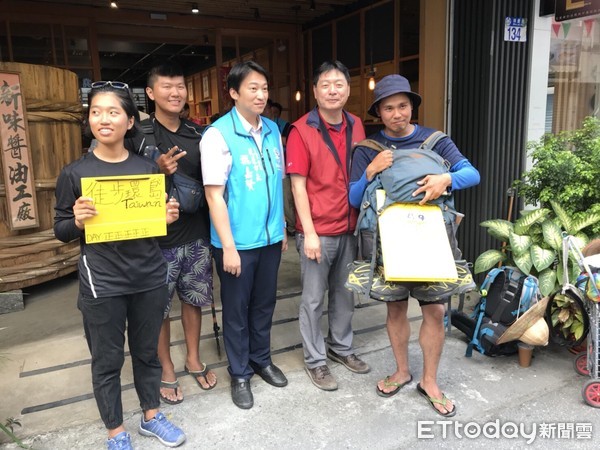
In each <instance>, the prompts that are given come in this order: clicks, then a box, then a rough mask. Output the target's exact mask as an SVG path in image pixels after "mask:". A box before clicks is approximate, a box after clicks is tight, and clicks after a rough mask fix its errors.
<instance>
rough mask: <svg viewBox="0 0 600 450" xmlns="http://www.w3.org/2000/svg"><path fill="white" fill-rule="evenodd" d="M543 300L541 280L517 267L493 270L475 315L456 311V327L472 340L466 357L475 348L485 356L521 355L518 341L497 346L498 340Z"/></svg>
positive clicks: (453, 314) (453, 323) (454, 315)
mask: <svg viewBox="0 0 600 450" xmlns="http://www.w3.org/2000/svg"><path fill="white" fill-rule="evenodd" d="M540 297H541V294H540V291H539V287H538V280H537V278H535V277H534V276H531V275H525V274H523V273H522V272H521V271H520V270H519V269H517V268H516V267H508V266H503V267H499V268H494V269H492V270H490V271H489V272H488V274H487V276H486V277H485V280H484V281H483V283H482V285H481V299H480V301H479V303H478V304H477V305H476V306H475V309H474V311H473V314H472V315H471V316H468V315H466V314H465V313H463V312H459V311H452V314H451V321H452V325H454V326H455V327H456V328H458V329H459V330H460V331H462V332H463V333H465V334H466V335H467V337H468V338H469V343H468V344H467V351H466V353H465V356H467V357H471V356H472V354H473V349H475V350H477V351H478V352H480V353H481V354H483V355H487V356H500V355H512V354H514V353H517V342H516V341H513V342H507V343H504V344H497V341H498V339H499V338H500V336H502V334H503V333H504V332H505V331H506V329H507V328H508V327H509V326H510V325H511V324H513V323H514V322H515V321H516V320H517V318H518V317H519V316H520V315H521V314H523V313H524V312H525V311H527V310H528V309H529V307H530V306H531V305H532V304H533V303H535V301H537V300H538V299H539V298H540Z"/></svg>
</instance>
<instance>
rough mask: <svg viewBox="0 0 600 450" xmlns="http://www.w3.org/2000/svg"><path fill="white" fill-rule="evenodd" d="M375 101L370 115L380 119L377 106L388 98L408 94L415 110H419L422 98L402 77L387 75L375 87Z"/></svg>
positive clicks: (370, 109)
mask: <svg viewBox="0 0 600 450" xmlns="http://www.w3.org/2000/svg"><path fill="white" fill-rule="evenodd" d="M374 94H375V100H373V104H372V105H371V107H370V108H369V111H368V112H369V114H371V115H372V116H373V117H379V115H378V114H377V104H378V103H379V102H380V101H381V100H383V99H384V98H386V97H389V96H390V95H395V94H406V95H408V97H409V98H410V100H411V101H412V105H413V108H418V107H419V105H420V104H421V96H420V95H419V94H417V93H416V92H412V91H411V90H410V83H409V82H408V80H407V79H406V78H404V77H403V76H402V75H387V76H385V77H383V78H382V79H381V80H380V81H379V83H377V84H376V85H375V91H374Z"/></svg>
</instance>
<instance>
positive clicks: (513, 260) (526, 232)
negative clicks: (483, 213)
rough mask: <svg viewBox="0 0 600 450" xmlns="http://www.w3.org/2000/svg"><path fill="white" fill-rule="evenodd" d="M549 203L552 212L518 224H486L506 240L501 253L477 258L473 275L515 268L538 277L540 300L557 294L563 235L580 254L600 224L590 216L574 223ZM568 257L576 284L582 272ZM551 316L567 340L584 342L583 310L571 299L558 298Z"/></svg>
mask: <svg viewBox="0 0 600 450" xmlns="http://www.w3.org/2000/svg"><path fill="white" fill-rule="evenodd" d="M549 203H550V205H551V206H552V209H551V210H550V209H547V208H539V209H535V210H532V211H528V212H526V213H524V214H523V215H522V217H521V218H519V220H517V221H516V222H515V223H512V222H510V221H507V220H501V219H496V220H486V221H485V222H482V223H481V226H483V227H486V228H487V231H488V233H489V234H490V235H492V236H494V237H495V238H497V239H499V240H501V241H502V248H501V250H495V249H492V250H487V251H485V252H483V253H482V254H481V255H479V257H478V258H477V260H476V261H475V266H474V270H475V273H481V272H486V271H488V270H489V269H491V268H492V267H494V266H496V265H497V264H499V263H501V264H504V265H509V266H516V267H518V268H519V270H521V272H523V273H525V274H528V275H534V276H536V277H537V278H538V281H539V287H540V292H541V293H542V295H544V296H546V295H550V294H551V293H553V292H556V291H557V290H559V289H560V287H561V285H562V283H563V280H564V273H563V271H564V268H563V267H564V262H565V261H564V258H565V256H564V255H563V250H562V240H563V231H564V232H566V233H567V234H569V235H571V236H573V241H574V243H575V245H577V247H578V248H579V249H582V248H583V247H584V246H585V245H586V244H587V243H588V242H589V240H590V239H589V237H588V236H587V235H586V233H585V232H584V230H585V229H586V228H588V229H589V228H590V227H592V226H593V225H595V224H597V223H599V222H600V213H597V212H587V213H585V214H582V215H580V216H579V218H578V219H572V218H571V217H570V216H569V214H568V213H567V212H566V210H565V209H563V208H562V206H561V205H559V204H558V203H556V202H553V201H550V202H549ZM566 258H567V261H566V267H567V270H568V274H567V275H568V279H569V280H570V281H574V280H575V279H576V278H577V276H578V275H579V273H580V268H579V265H578V263H577V255H576V254H575V252H574V251H573V250H571V251H570V252H569V253H568V255H567V256H566ZM551 311H552V324H553V327H554V328H555V329H560V331H561V332H562V333H563V334H564V336H565V338H566V339H571V340H578V339H579V338H580V337H581V334H582V333H583V329H584V328H583V322H582V317H581V314H582V311H581V310H580V309H578V308H577V307H576V305H575V304H574V303H573V302H572V300H571V299H569V298H567V297H565V296H563V295H556V296H555V298H554V301H553V303H552V306H551Z"/></svg>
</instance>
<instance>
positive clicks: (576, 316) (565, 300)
mask: <svg viewBox="0 0 600 450" xmlns="http://www.w3.org/2000/svg"><path fill="white" fill-rule="evenodd" d="M550 313H551V314H552V327H554V328H555V329H558V330H560V331H561V332H562V334H563V336H564V337H565V339H569V337H570V336H572V337H573V338H574V340H578V339H580V338H581V336H582V335H583V331H584V326H583V312H582V311H581V309H579V308H578V307H577V304H576V303H575V301H574V300H573V299H571V298H570V297H567V296H565V295H562V294H557V295H556V296H555V297H554V301H553V302H552V305H551V306H550Z"/></svg>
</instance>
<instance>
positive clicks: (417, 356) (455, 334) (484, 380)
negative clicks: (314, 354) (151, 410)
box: [0, 241, 600, 449]
mask: <svg viewBox="0 0 600 450" xmlns="http://www.w3.org/2000/svg"><path fill="white" fill-rule="evenodd" d="M291 244H293V241H292V242H291ZM279 275H280V277H279V292H278V301H277V307H276V310H275V317H274V324H273V331H272V348H273V355H274V356H273V360H274V362H275V363H276V364H277V365H278V366H279V367H281V369H282V370H283V371H284V372H285V373H286V375H287V377H288V379H289V385H288V386H287V387H285V388H274V387H272V386H270V385H268V384H266V383H265V382H264V381H262V380H261V379H260V378H258V377H255V378H253V379H252V390H253V393H254V398H255V405H254V407H253V408H252V409H250V410H241V409H239V408H237V407H236V406H235V405H233V403H232V402H231V397H230V391H229V377H228V375H227V371H226V365H227V362H226V358H225V355H224V351H223V348H222V345H223V344H222V340H221V356H220V357H219V355H218V354H217V348H216V342H215V338H214V335H213V330H212V320H211V316H210V309H209V310H207V311H205V315H206V317H205V319H204V323H203V331H202V341H201V345H200V350H201V354H202V358H203V360H204V361H205V362H207V363H208V364H209V365H210V366H211V367H213V368H214V369H215V370H216V373H217V376H218V378H219V380H218V385H217V387H216V388H215V389H213V390H212V391H201V390H200V389H199V388H198V386H197V385H196V383H195V382H194V380H193V379H192V378H191V377H190V376H187V375H186V374H185V373H184V372H183V362H184V358H185V350H184V345H183V334H182V330H181V322H180V320H179V317H178V316H179V307H178V306H176V307H175V308H174V311H173V317H172V320H173V323H172V354H173V357H174V360H175V363H176V369H177V370H178V371H179V373H178V376H179V377H180V382H181V384H182V387H183V390H184V394H185V401H184V402H183V403H182V404H180V405H177V406H169V405H164V407H163V411H164V412H165V413H166V414H167V415H168V416H169V417H170V418H171V419H172V420H173V421H174V422H175V423H176V424H178V425H179V426H181V427H182V428H183V429H184V431H185V432H186V434H187V442H186V443H185V444H184V445H183V447H182V448H217V449H238V448H244V449H275V448H282V447H283V448H290V449H325V448H326V449H350V448H377V449H399V448H408V447H413V448H430V447H436V448H456V447H459V448H484V447H487V446H489V445H494V446H495V447H497V448H505V449H509V448H511V449H512V448H524V447H531V448H541V447H544V448H573V447H574V448H578V449H579V448H582V449H585V448H590V449H591V448H594V449H595V448H598V437H599V436H600V409H594V408H592V407H590V406H588V405H586V404H585V403H584V402H583V400H582V394H581V390H582V387H583V386H584V384H585V382H587V381H589V378H586V377H582V376H579V375H577V374H576V373H575V372H574V370H573V365H572V364H573V363H572V361H573V356H572V355H571V354H570V353H568V352H567V351H566V350H564V349H562V348H559V347H554V346H549V347H545V348H538V349H536V351H535V354H534V360H533V362H532V365H531V367H529V368H521V367H519V366H518V364H517V357H516V356H513V357H505V358H489V357H485V356H482V355H480V354H478V353H476V354H474V355H473V357H472V358H465V356H464V351H465V340H464V336H463V335H462V334H461V333H460V332H459V331H458V330H456V329H454V330H453V331H452V334H451V336H449V337H448V338H447V340H446V345H445V348H444V355H443V358H442V362H441V366H440V371H439V373H440V375H439V381H440V384H441V386H442V387H443V389H444V390H445V392H446V394H447V395H448V396H449V397H450V398H452V399H454V400H455V401H456V403H457V408H458V409H457V411H458V413H457V415H456V416H455V417H454V418H453V419H450V420H448V421H445V420H444V419H443V418H442V417H441V416H438V415H436V414H435V413H434V412H433V410H432V409H431V408H430V406H429V405H428V404H427V403H426V401H425V400H424V399H423V398H422V397H420V396H419V395H418V393H417V391H416V389H415V388H416V384H417V381H418V380H419V377H420V375H421V372H422V357H421V352H420V348H419V345H418V329H419V325H420V320H421V318H420V309H419V308H418V305H417V303H416V301H411V306H410V308H409V315H410V319H411V323H412V327H411V328H412V335H411V343H410V365H411V368H412V373H413V377H414V380H415V381H413V382H412V383H411V384H410V385H408V386H407V387H405V388H404V389H403V390H402V391H401V392H400V393H399V394H397V395H395V396H394V397H391V398H381V397H379V396H377V395H376V393H375V385H376V383H377V381H378V380H380V379H381V378H383V377H384V376H385V375H388V374H391V373H393V372H394V369H395V364H394V361H393V356H392V352H391V349H390V346H389V340H388V337H387V333H386V330H385V317H386V308H385V305H384V304H382V303H379V302H375V301H371V302H368V303H367V304H365V305H364V306H363V307H362V308H357V309H356V312H355V315H354V330H355V340H354V342H355V347H356V351H357V353H358V354H359V355H360V356H361V357H362V358H363V359H364V360H365V361H367V362H368V363H369V364H370V365H371V367H372V371H371V372H370V373H368V374H365V375H357V374H353V373H351V372H349V371H348V370H346V369H345V368H344V367H343V366H341V365H339V364H337V363H334V362H330V367H331V369H332V373H333V374H334V376H335V377H336V378H337V380H338V382H339V389H338V390H337V391H334V392H324V391H321V390H319V389H317V388H316V387H314V386H313V385H312V384H311V382H310V381H309V379H308V377H307V375H306V374H305V372H304V365H303V358H302V348H301V338H300V333H299V330H298V306H299V302H300V297H299V294H300V291H301V289H300V279H299V265H298V254H297V252H296V251H295V249H294V248H293V245H292V246H290V250H288V252H287V253H286V254H285V255H284V258H283V261H282V265H281V268H280V274H279ZM217 290H218V284H217ZM27 292H28V295H27V299H26V308H25V310H24V311H21V312H16V313H11V314H6V315H2V316H0V376H1V378H0V399H1V400H0V420H2V421H4V419H5V418H7V417H14V418H16V419H19V420H20V422H21V424H22V427H16V428H15V431H16V434H17V435H18V436H19V437H21V438H23V440H24V442H25V443H26V444H27V445H30V446H32V447H33V448H36V449H92V448H94V449H100V448H104V439H105V431H104V429H103V425H102V423H101V422H100V420H99V416H98V412H97V409H96V404H95V401H94V399H93V395H92V387H91V376H90V356H89V353H88V349H87V346H86V343H85V339H84V337H83V330H82V326H81V317H80V313H79V311H78V310H77V308H76V305H75V299H76V293H77V281H76V279H75V277H66V278H63V279H60V280H55V281H52V282H49V283H45V284H44V285H40V286H37V287H34V288H31V289H28V290H27ZM217 297H218V293H217ZM176 303H177V302H176ZM217 311H218V314H217V319H218V323H221V319H220V314H219V312H220V304H219V302H218V301H217ZM323 328H324V330H326V316H325V317H324V320H323ZM132 383H133V380H132V375H131V364H130V361H126V364H125V367H124V369H123V374H122V384H123V404H124V409H125V425H126V427H127V428H128V429H129V431H130V432H131V433H132V437H133V443H134V445H135V446H136V448H140V449H142V448H143V449H159V448H164V447H163V446H162V445H161V444H160V443H159V442H157V441H155V440H152V439H149V438H145V437H142V436H140V435H139V434H138V433H137V432H136V428H137V425H138V421H139V418H140V411H139V406H138V402H137V399H136V395H135V391H134V389H133V385H132ZM7 442H8V440H7V439H6V437H4V436H3V435H2V433H0V447H2V448H17V447H16V445H15V444H7ZM528 442H530V443H531V445H528ZM2 443H4V444H2Z"/></svg>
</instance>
